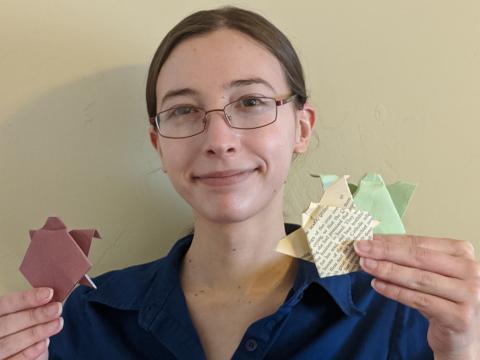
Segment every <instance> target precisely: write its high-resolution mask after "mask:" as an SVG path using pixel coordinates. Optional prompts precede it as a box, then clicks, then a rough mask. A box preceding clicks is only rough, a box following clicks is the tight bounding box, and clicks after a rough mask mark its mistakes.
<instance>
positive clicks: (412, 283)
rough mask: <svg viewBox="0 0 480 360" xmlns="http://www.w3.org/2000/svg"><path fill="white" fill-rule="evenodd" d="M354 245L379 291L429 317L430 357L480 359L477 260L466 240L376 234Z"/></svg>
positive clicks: (479, 277)
mask: <svg viewBox="0 0 480 360" xmlns="http://www.w3.org/2000/svg"><path fill="white" fill-rule="evenodd" d="M355 250H356V252H357V254H358V255H359V256H360V265H361V267H362V269H363V270H364V271H366V272H368V273H369V274H371V275H372V276H373V277H374V280H373V281H372V286H373V288H374V289H375V290H376V291H377V292H378V293H379V294H381V295H384V296H386V297H388V298H390V299H393V300H396V301H398V302H400V303H402V304H405V305H407V306H410V307H412V308H415V309H417V310H418V311H420V312H421V313H422V314H423V315H424V316H425V317H426V318H427V319H428V321H429V327H428V335H427V339H428V344H429V346H430V347H431V348H432V350H433V353H434V355H435V359H449V360H450V359H462V360H465V359H480V263H479V262H478V261H476V260H475V249H474V247H473V245H472V244H471V243H469V242H467V241H461V240H452V239H444V238H431V237H423V236H413V235H375V236H374V238H373V240H360V241H357V242H356V243H355Z"/></svg>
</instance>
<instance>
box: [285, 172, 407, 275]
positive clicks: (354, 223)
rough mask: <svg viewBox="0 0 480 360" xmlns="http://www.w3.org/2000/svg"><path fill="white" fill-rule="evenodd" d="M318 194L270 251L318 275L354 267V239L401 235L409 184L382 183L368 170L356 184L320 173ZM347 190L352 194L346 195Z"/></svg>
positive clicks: (344, 178)
mask: <svg viewBox="0 0 480 360" xmlns="http://www.w3.org/2000/svg"><path fill="white" fill-rule="evenodd" d="M320 177H321V179H322V184H323V187H324V193H323V196H322V198H321V199H320V202H319V203H310V206H309V207H308V209H307V210H305V212H304V213H303V214H302V226H301V227H300V228H299V229H297V230H296V231H294V232H292V233H290V234H289V235H288V236H286V237H285V238H283V239H282V240H280V242H279V243H278V244H277V248H276V250H277V251H279V252H281V253H284V254H287V255H290V256H294V257H298V258H301V259H304V260H308V261H312V262H314V263H315V265H316V267H317V270H318V273H319V274H320V276H321V277H325V276H332V275H341V274H345V273H348V272H352V271H356V270H359V269H360V267H359V264H358V256H357V255H356V253H355V251H354V249H353V241H355V240H371V239H372V237H373V233H384V234H385V233H397V234H399V233H405V227H404V226H403V223H402V221H401V218H402V216H403V214H404V213H405V210H406V208H407V206H408V203H409V201H410V198H411V196H412V194H413V191H414V189H415V185H413V184H409V183H405V182H397V183H395V184H393V185H385V183H384V181H383V179H382V177H381V176H380V175H378V174H373V173H369V174H367V175H365V177H363V178H362V180H361V181H360V183H359V185H358V186H356V185H354V184H349V183H348V182H347V179H348V176H343V177H340V178H339V177H338V176H335V175H321V176H320ZM352 193H353V195H352Z"/></svg>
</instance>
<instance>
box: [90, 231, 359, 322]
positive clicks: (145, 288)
mask: <svg viewBox="0 0 480 360" xmlns="http://www.w3.org/2000/svg"><path fill="white" fill-rule="evenodd" d="M298 228H299V225H295V224H288V223H287V224H285V231H286V233H287V234H289V233H291V232H292V231H294V230H296V229H298ZM192 239H193V235H192V234H189V235H187V236H185V237H183V238H181V239H180V240H178V241H177V242H176V243H175V244H174V246H173V247H172V248H171V249H170V251H169V252H168V254H167V255H166V256H165V257H163V258H162V259H159V260H156V261H153V262H151V263H147V264H142V265H136V266H132V267H129V268H127V269H124V270H119V271H113V272H109V273H106V274H104V275H101V276H99V277H97V278H95V279H94V280H95V282H96V283H97V285H98V290H91V289H89V290H87V291H86V294H85V295H86V296H87V300H88V301H95V302H100V303H102V304H105V305H109V306H111V307H114V308H118V309H122V310H141V314H140V317H141V318H143V320H144V321H146V322H150V321H151V315H150V314H153V313H155V312H156V311H158V310H159V309H162V308H163V307H164V305H165V303H166V302H167V300H168V298H169V295H170V294H171V293H172V292H174V291H177V292H178V291H181V286H180V278H179V273H180V266H181V263H182V259H183V257H184V255H185V253H186V252H187V250H188V248H189V247H190V244H191V242H192ZM297 264H298V268H297V275H296V279H295V282H294V286H293V289H292V291H291V294H292V295H291V296H290V297H289V298H288V300H287V302H288V303H289V305H290V306H293V305H294V304H296V303H297V302H298V301H300V300H301V298H302V297H303V294H304V292H305V291H311V290H310V289H311V288H312V287H314V286H320V287H322V288H323V289H324V290H325V291H327V293H328V294H329V295H330V296H331V297H332V299H333V300H334V301H335V303H336V304H337V305H338V307H339V308H340V309H341V310H342V311H343V312H344V313H345V314H346V315H348V316H351V315H362V314H364V313H365V311H364V310H363V309H362V308H361V307H359V306H357V305H356V304H355V301H354V296H352V286H353V285H354V283H355V276H354V274H355V273H350V274H345V275H337V276H330V277H325V278H320V276H319V275H318V272H317V269H316V267H315V264H314V263H312V262H309V261H305V260H301V259H298V263H297ZM313 284H317V285H314V286H312V285H313Z"/></svg>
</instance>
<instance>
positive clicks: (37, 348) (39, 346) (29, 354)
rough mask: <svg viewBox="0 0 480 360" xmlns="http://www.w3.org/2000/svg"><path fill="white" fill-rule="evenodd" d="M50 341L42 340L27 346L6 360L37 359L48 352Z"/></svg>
mask: <svg viewBox="0 0 480 360" xmlns="http://www.w3.org/2000/svg"><path fill="white" fill-rule="evenodd" d="M49 344H50V339H46V340H42V341H39V342H37V343H36V344H33V345H32V346H29V347H28V348H26V349H25V350H23V351H21V352H19V353H17V354H15V355H13V356H12V357H9V358H8V359H7V360H26V359H38V357H39V356H40V355H42V354H44V353H45V352H46V351H47V350H48V345H49Z"/></svg>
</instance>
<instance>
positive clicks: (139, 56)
mask: <svg viewBox="0 0 480 360" xmlns="http://www.w3.org/2000/svg"><path fill="white" fill-rule="evenodd" d="M225 3H226V2H223V1H206V0H201V1H194V0H190V1H173V2H167V1H160V0H156V1H153V0H149V1H147V0H143V1H118V0H102V1H95V2H78V1H59V0H58V1H53V0H48V1H47V0H42V1H19V0H1V1H0V45H1V46H0V293H4V292H6V291H10V290H16V289H24V288H27V286H28V285H27V283H26V281H25V280H24V279H23V278H22V276H21V275H20V273H19V272H18V271H17V269H18V266H19V264H20V261H21V259H22V256H23V254H24V252H25V250H26V248H27V246H28V243H29V237H28V230H29V229H31V228H39V227H41V226H42V225H43V222H44V221H45V219H46V217H47V216H48V215H51V214H57V215H59V216H61V217H63V219H64V220H65V222H66V223H67V225H69V227H71V228H85V227H95V228H97V229H98V230H99V231H100V233H101V234H102V236H103V240H98V241H96V242H95V243H94V245H93V249H92V254H91V259H92V260H93V262H94V268H93V269H92V271H91V274H92V275H96V274H99V273H101V272H104V271H107V270H110V269H113V268H118V267H124V266H127V265H130V264H134V263H139V262H144V261H148V260H152V259H155V258H157V257H160V256H162V255H163V254H165V251H166V250H167V249H168V248H169V247H170V246H171V244H172V243H173V241H174V240H175V239H176V238H177V237H178V236H179V234H180V233H182V231H184V230H185V229H186V228H187V227H188V225H189V224H190V222H191V218H190V213H189V209H188V207H187V206H186V205H185V204H183V202H182V201H181V199H180V198H179V197H178V196H177V195H176V193H174V191H173V189H172V187H171V186H170V184H169V183H168V181H167V179H166V177H165V176H164V175H163V173H161V172H158V171H156V169H158V159H157V157H156V155H155V153H154V151H153V149H152V148H151V146H150V144H149V142H148V137H147V121H146V110H145V106H144V96H143V94H144V85H145V78H146V75H145V73H146V67H147V65H148V62H149V60H150V57H151V56H152V54H153V52H154V50H155V49H156V46H157V45H158V43H159V42H160V40H161V38H162V36H163V35H164V34H165V33H166V31H167V30H168V29H169V28H170V27H171V26H173V25H174V24H175V23H176V22H177V21H179V20H180V19H181V18H182V17H183V16H185V15H186V14H188V13H190V12H192V11H194V10H198V9H200V8H205V7H206V8H209V7H213V6H217V5H220V4H225ZM234 4H236V5H244V6H246V7H247V8H250V9H253V10H257V11H259V12H260V13H262V14H264V15H265V16H267V17H268V18H269V19H271V20H272V21H273V22H274V23H275V24H277V25H278V26H279V27H280V28H281V29H283V30H284V31H285V32H286V33H287V35H288V36H289V37H290V38H291V40H292V42H293V43H294V45H295V46H296V47H297V49H298V52H299V54H300V56H301V58H302V61H303V64H304V66H305V70H306V74H307V81H308V88H309V91H310V94H311V102H312V103H313V104H314V105H315V106H316V107H317V110H318V123H317V125H316V130H317V131H318V134H319V142H318V144H317V147H316V148H312V149H311V151H310V153H309V155H308V156H306V157H305V158H303V159H299V160H298V161H297V162H296V164H295V166H294V172H292V174H291V175H292V176H291V177H290V180H289V183H288V191H287V209H286V213H287V215H288V219H290V220H292V219H293V220H297V219H298V218H297V215H296V214H299V211H300V210H302V208H303V207H304V206H306V205H307V201H308V200H307V199H308V198H318V196H319V194H320V184H319V182H318V179H315V178H312V177H311V176H310V175H309V174H311V173H313V174H317V173H337V174H344V173H349V174H351V175H352V177H353V179H354V180H357V179H358V178H359V177H360V176H361V175H362V174H363V173H365V172H366V171H376V172H380V173H381V174H383V175H384V178H385V179H386V180H387V181H395V180H397V179H405V180H409V181H413V182H417V183H419V184H420V185H419V187H418V190H417V192H416V194H415V197H414V199H413V203H412V205H411V207H410V209H409V211H408V213H407V216H406V220H405V222H406V225H407V228H408V229H409V231H410V232H412V233H417V234H431V235H437V236H446V237H455V238H462V239H466V240H470V241H472V242H475V243H476V246H477V249H478V248H479V247H480V246H479V245H480V236H479V235H478V233H477V231H475V230H476V225H477V224H478V221H479V212H478V210H477V208H478V205H477V204H478V203H479V200H480V196H479V192H478V190H477V189H478V186H477V183H478V179H479V178H480V162H479V159H478V157H479V155H480V151H479V146H478V141H477V137H478V136H479V135H480V107H479V103H480V101H479V100H480V65H479V64H480V40H479V39H480V15H479V14H480V3H479V2H478V1H458V2H453V1H433V0H432V1H413V0H409V1H388V2H387V1H382V0H375V1H373V0H368V1H349V2H347V1H342V2H340V1H307V0H299V1H283V2H278V1H275V2H273V1H271V0H256V1H237V2H235V3H234ZM305 183H306V184H308V186H307V187H305V186H304V184H305Z"/></svg>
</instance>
